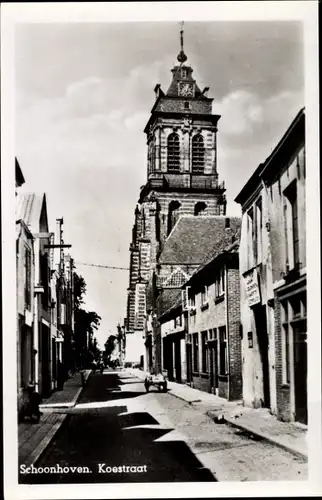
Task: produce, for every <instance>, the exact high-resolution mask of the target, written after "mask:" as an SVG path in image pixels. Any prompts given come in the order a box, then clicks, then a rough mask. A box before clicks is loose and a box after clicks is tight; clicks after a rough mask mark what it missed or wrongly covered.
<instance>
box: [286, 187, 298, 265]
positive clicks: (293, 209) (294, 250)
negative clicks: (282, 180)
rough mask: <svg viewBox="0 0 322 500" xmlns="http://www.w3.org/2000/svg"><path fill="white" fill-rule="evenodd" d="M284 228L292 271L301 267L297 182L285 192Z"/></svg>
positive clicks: (287, 263) (287, 255)
mask: <svg viewBox="0 0 322 500" xmlns="http://www.w3.org/2000/svg"><path fill="white" fill-rule="evenodd" d="M284 228H285V247H286V268H287V269H289V270H291V269H294V268H296V267H298V265H299V229H298V207H297V189H296V182H293V183H292V184H291V185H290V186H289V187H288V188H287V189H286V190H285V192H284Z"/></svg>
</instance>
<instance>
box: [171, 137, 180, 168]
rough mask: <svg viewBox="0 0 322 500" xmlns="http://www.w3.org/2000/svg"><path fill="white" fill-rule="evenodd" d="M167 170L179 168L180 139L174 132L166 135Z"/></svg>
mask: <svg viewBox="0 0 322 500" xmlns="http://www.w3.org/2000/svg"><path fill="white" fill-rule="evenodd" d="M168 170H169V171H178V170H180V141H179V136H178V134H176V133H172V134H170V135H169V137H168Z"/></svg>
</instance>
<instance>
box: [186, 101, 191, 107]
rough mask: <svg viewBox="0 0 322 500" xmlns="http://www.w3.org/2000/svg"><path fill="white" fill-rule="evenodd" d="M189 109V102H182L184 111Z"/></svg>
mask: <svg viewBox="0 0 322 500" xmlns="http://www.w3.org/2000/svg"><path fill="white" fill-rule="evenodd" d="M190 108H191V106H190V102H188V101H185V102H184V109H190Z"/></svg>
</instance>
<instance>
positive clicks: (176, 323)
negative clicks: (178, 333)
mask: <svg viewBox="0 0 322 500" xmlns="http://www.w3.org/2000/svg"><path fill="white" fill-rule="evenodd" d="M173 322H174V328H178V327H179V326H182V316H181V314H179V316H177V317H176V318H174V320H173Z"/></svg>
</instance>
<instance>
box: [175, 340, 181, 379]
mask: <svg viewBox="0 0 322 500" xmlns="http://www.w3.org/2000/svg"><path fill="white" fill-rule="evenodd" d="M174 346H175V347H174V356H175V361H174V362H175V368H176V382H178V383H179V384H181V352H180V339H176V341H175V342H174Z"/></svg>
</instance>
